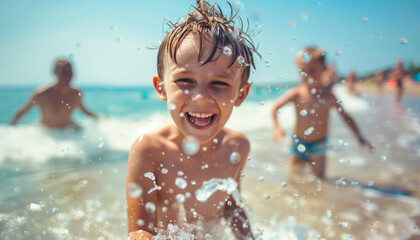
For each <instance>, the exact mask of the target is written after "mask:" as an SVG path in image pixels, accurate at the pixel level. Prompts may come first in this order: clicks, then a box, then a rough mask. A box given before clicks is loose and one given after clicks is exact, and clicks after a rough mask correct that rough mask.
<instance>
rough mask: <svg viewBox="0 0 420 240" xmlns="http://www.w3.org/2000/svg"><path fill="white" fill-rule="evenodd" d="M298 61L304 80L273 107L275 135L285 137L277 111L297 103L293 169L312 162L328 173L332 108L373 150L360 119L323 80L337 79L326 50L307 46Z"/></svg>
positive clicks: (318, 171) (321, 173) (315, 169)
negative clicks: (328, 142) (329, 128)
mask: <svg viewBox="0 0 420 240" xmlns="http://www.w3.org/2000/svg"><path fill="white" fill-rule="evenodd" d="M296 65H297V68H298V71H299V76H300V78H301V84H300V85H298V86H297V87H294V88H292V89H290V90H289V91H288V92H286V93H285V94H283V96H281V97H280V98H279V99H278V100H277V101H276V102H275V103H274V106H273V108H272V111H271V117H272V120H273V123H274V139H275V140H276V141H278V140H281V139H282V138H283V137H284V135H285V134H284V131H283V129H282V128H281V127H280V124H279V123H278V118H277V111H278V109H279V108H280V107H282V106H284V105H285V104H286V103H289V102H292V103H293V104H294V105H295V107H296V125H295V126H294V128H293V143H292V146H291V148H290V152H291V153H292V154H293V156H292V157H291V158H290V159H289V163H290V164H289V165H290V168H289V169H290V172H291V173H299V172H301V171H302V169H303V167H304V166H305V165H306V163H310V165H311V167H312V170H313V172H314V174H315V176H317V177H318V178H321V179H322V178H324V177H325V173H324V171H325V161H326V159H325V152H326V150H327V136H328V127H329V112H330V109H331V108H335V109H337V111H338V112H339V114H340V116H341V117H342V118H343V120H344V122H345V123H346V124H347V126H348V127H350V129H351V130H352V132H353V133H354V134H355V135H356V136H357V139H358V140H359V143H360V144H361V145H362V146H367V147H368V148H370V149H371V150H373V146H372V144H371V143H370V142H369V141H368V140H366V139H365V138H364V137H363V136H362V135H361V133H360V131H359V129H358V127H357V125H356V123H355V122H354V121H353V119H352V118H351V117H350V116H349V115H348V114H347V113H346V111H345V110H344V108H343V106H342V105H341V102H340V101H338V100H337V98H336V97H335V96H334V94H333V93H332V91H331V90H330V89H329V88H326V87H327V86H325V85H324V84H323V83H329V82H335V81H334V80H331V78H333V77H334V76H335V74H334V68H332V67H327V66H326V64H325V59H324V52H323V51H322V50H320V49H318V48H312V47H311V48H305V49H303V50H301V51H299V53H298V54H297V57H296Z"/></svg>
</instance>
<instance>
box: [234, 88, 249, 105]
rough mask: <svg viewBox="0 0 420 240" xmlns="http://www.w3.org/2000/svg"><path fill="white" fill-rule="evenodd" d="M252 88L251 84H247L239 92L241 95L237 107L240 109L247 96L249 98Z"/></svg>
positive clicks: (236, 101)
mask: <svg viewBox="0 0 420 240" xmlns="http://www.w3.org/2000/svg"><path fill="white" fill-rule="evenodd" d="M250 88H251V84H248V83H247V84H245V85H244V86H243V87H242V88H241V90H240V91H239V95H238V97H237V98H236V100H235V106H236V107H239V106H240V105H241V103H242V102H243V101H244V100H245V98H246V96H248V93H249V89H250Z"/></svg>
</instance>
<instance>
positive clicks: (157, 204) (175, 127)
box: [126, 1, 256, 240]
mask: <svg viewBox="0 0 420 240" xmlns="http://www.w3.org/2000/svg"><path fill="white" fill-rule="evenodd" d="M193 9H194V11H193V12H191V13H189V14H187V15H186V16H185V18H184V20H182V21H180V22H178V23H176V24H173V25H171V26H172V29H170V31H169V32H168V33H167V34H166V36H165V37H164V39H163V40H162V43H161V45H160V47H159V50H158V53H157V55H158V56H157V59H158V60H157V63H158V64H157V68H158V69H157V70H158V75H155V76H153V86H154V88H155V91H156V94H157V96H158V98H159V99H160V100H162V101H166V102H167V104H168V112H169V114H170V115H171V118H172V120H173V122H172V123H170V124H168V125H166V126H162V127H161V128H160V129H158V130H156V131H155V132H151V133H147V134H144V135H142V136H141V137H139V138H138V139H136V140H135V141H134V143H133V145H132V147H131V150H130V152H129V160H128V173H127V181H126V198H127V213H128V232H129V235H130V239H137V240H139V239H152V237H153V236H154V235H156V234H159V235H160V237H159V238H158V239H169V237H167V235H166V234H167V233H168V231H167V230H168V228H170V227H171V226H176V227H177V228H178V229H177V231H185V232H187V233H188V234H190V233H191V234H194V239H224V238H225V236H224V231H221V230H220V228H223V229H224V226H230V228H231V229H232V233H233V234H234V235H235V236H236V239H254V237H253V235H252V232H251V227H250V226H249V223H248V219H247V216H246V214H245V212H244V210H243V209H242V208H243V206H242V204H241V203H240V202H236V200H235V197H234V196H235V194H233V192H236V193H239V186H240V180H241V174H242V170H243V168H244V166H245V163H246V159H247V155H248V153H249V150H250V144H249V141H248V139H247V138H246V136H245V135H244V134H243V133H241V132H238V131H234V130H231V129H228V128H226V127H225V124H226V122H227V121H228V120H229V118H230V115H231V113H232V110H233V108H234V107H235V106H236V107H238V106H240V105H241V103H242V102H243V101H244V100H245V98H246V96H247V95H248V92H249V89H250V87H251V85H250V84H249V83H248V79H249V75H250V68H251V66H254V60H253V59H254V58H253V54H255V53H256V49H255V48H254V46H253V44H252V40H251V38H250V37H249V36H248V35H247V34H246V32H243V31H242V28H241V27H240V25H236V24H235V23H236V21H235V20H236V18H235V16H236V15H235V16H230V17H227V18H226V17H225V16H224V15H223V13H222V12H221V11H220V10H219V9H220V8H218V7H217V6H215V5H210V4H209V3H207V2H206V1H197V6H194V7H193ZM238 22H239V23H240V22H241V21H240V20H238ZM238 26H239V27H238ZM206 181H211V182H213V181H216V182H218V183H219V184H223V183H230V184H228V185H230V186H228V185H216V186H215V185H214V184H217V183H213V184H210V185H211V186H210V188H213V189H214V187H225V188H227V189H226V190H225V191H216V192H214V193H213V192H211V189H208V187H205V186H207V185H206ZM211 182H208V183H211ZM232 184H233V185H232ZM236 184H238V185H237V187H238V188H236V187H235V185H236ZM203 187H204V188H203ZM200 188H203V189H202V190H200ZM138 189H142V191H141V192H142V193H140V191H138ZM214 190H216V189H214ZM209 191H210V192H209ZM133 193H134V194H133ZM169 230H170V229H169ZM170 232H171V231H169V233H170ZM162 235H163V236H164V237H162ZM209 235H211V236H209ZM184 238H185V239H186V237H185V236H184ZM184 238H183V239H184ZM153 239H154V238H153ZM171 239H172V238H171ZM188 239H190V237H188ZM191 239H192V238H191Z"/></svg>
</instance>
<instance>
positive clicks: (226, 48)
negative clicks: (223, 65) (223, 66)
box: [223, 46, 232, 56]
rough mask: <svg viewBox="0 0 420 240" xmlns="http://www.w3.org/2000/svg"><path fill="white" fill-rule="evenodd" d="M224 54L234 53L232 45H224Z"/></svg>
mask: <svg viewBox="0 0 420 240" xmlns="http://www.w3.org/2000/svg"><path fill="white" fill-rule="evenodd" d="M223 54H225V55H228V56H230V55H232V49H230V47H228V46H224V47H223Z"/></svg>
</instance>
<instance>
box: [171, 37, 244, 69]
mask: <svg viewBox="0 0 420 240" xmlns="http://www.w3.org/2000/svg"><path fill="white" fill-rule="evenodd" d="M201 40H202V42H201V44H202V46H201V51H202V52H201V54H202V55H201V57H200V58H199V55H200V39H199V36H197V35H196V34H189V35H188V36H187V37H185V39H184V40H183V41H182V43H181V45H180V46H179V48H178V49H177V51H176V61H177V63H175V62H174V61H173V60H172V59H171V58H170V55H169V54H165V55H166V56H165V62H166V63H172V64H170V65H173V64H175V65H177V66H181V67H188V63H190V64H191V63H192V62H194V63H197V64H200V65H201V64H202V63H204V62H206V60H207V59H208V58H209V56H211V54H212V51H213V49H214V44H212V43H210V42H209V41H207V40H205V39H204V38H202V39H201ZM228 47H229V46H228ZM221 48H222V47H218V48H216V51H215V53H214V55H213V59H212V61H209V62H207V63H206V64H214V65H215V66H217V67H218V68H219V69H220V70H221V71H222V72H232V71H233V72H236V71H238V70H239V69H240V65H239V63H238V62H237V61H235V62H234V63H233V64H232V62H233V59H232V54H231V55H227V54H224V53H223V52H222V49H221ZM231 65H232V66H231ZM172 67H176V66H172ZM235 69H236V70H235Z"/></svg>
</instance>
